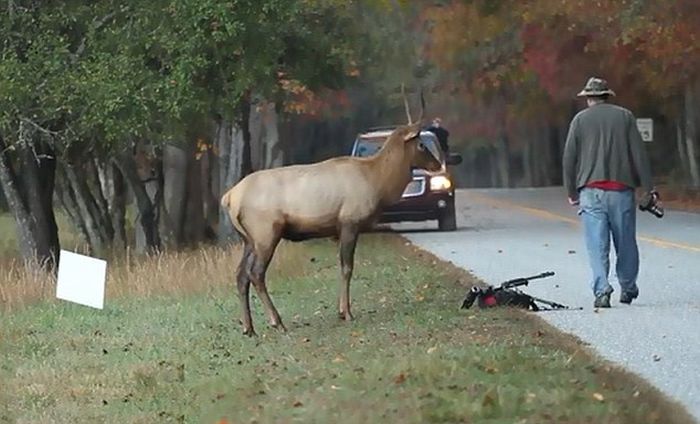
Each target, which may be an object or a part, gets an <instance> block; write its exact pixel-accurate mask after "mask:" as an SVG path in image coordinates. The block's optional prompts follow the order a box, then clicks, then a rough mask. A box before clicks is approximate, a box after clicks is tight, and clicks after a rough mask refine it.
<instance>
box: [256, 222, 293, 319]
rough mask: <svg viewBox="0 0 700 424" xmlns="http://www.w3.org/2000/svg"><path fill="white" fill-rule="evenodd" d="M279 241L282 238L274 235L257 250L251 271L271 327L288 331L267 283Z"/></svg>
mask: <svg viewBox="0 0 700 424" xmlns="http://www.w3.org/2000/svg"><path fill="white" fill-rule="evenodd" d="M279 241H280V236H279V235H274V236H273V237H271V239H270V240H269V242H268V243H264V244H261V246H260V248H259V249H257V251H256V252H255V254H254V258H255V259H254V260H253V264H252V266H251V269H250V271H251V274H250V278H251V280H252V281H253V284H254V285H255V291H256V292H257V293H258V296H259V297H260V300H261V301H262V303H263V305H264V306H265V309H266V310H267V315H268V318H269V320H270V325H271V326H272V327H273V328H277V329H280V330H282V331H287V329H286V327H285V326H284V324H283V323H282V318H281V317H280V314H279V312H277V308H275V305H274V304H273V303H272V299H271V298H270V294H269V293H268V292H267V284H266V283H265V274H266V273H267V268H268V267H269V266H270V261H271V260H272V256H273V255H274V253H275V249H276V248H277V244H278V243H279Z"/></svg>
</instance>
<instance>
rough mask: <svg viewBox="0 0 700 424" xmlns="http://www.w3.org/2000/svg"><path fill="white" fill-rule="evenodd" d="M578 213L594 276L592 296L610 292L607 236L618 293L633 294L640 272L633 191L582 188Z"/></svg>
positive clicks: (636, 291) (611, 289)
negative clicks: (611, 249) (611, 242)
mask: <svg viewBox="0 0 700 424" xmlns="http://www.w3.org/2000/svg"><path fill="white" fill-rule="evenodd" d="M579 199H580V209H579V214H580V215H581V219H582V221H583V228H584V234H585V238H586V248H587V249H588V258H589V262H590V266H591V271H592V274H593V281H592V283H591V286H592V289H593V294H594V295H595V296H599V295H601V294H605V293H612V291H613V288H612V287H611V286H610V283H609V282H608V273H609V269H610V236H611V235H612V241H613V244H614V245H615V254H616V256H617V263H616V264H615V270H616V273H617V280H618V282H619V283H620V290H622V291H623V292H627V293H629V294H632V295H635V294H637V293H638V292H639V289H638V288H637V275H638V273H639V250H638V249H637V238H636V225H637V221H636V218H637V210H636V208H635V200H634V190H632V189H629V190H623V191H614V190H601V189H597V188H583V189H582V190H581V192H580V193H579Z"/></svg>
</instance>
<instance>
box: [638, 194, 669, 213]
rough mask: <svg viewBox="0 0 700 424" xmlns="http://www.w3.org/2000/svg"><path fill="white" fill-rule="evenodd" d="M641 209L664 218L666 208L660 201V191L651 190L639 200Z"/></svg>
mask: <svg viewBox="0 0 700 424" xmlns="http://www.w3.org/2000/svg"><path fill="white" fill-rule="evenodd" d="M639 210H640V211H647V212H649V213H651V214H652V215H654V216H655V217H657V218H662V217H663V216H664V208H663V207H661V204H660V203H659V193H658V192H656V191H650V192H649V193H647V194H645V195H644V197H643V198H642V200H641V201H640V202H639Z"/></svg>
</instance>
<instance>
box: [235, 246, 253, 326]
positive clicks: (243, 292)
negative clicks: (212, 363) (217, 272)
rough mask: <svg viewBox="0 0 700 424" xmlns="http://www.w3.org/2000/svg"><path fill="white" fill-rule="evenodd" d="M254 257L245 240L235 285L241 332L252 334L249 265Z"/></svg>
mask: <svg viewBox="0 0 700 424" xmlns="http://www.w3.org/2000/svg"><path fill="white" fill-rule="evenodd" d="M253 259H254V255H253V249H252V247H251V246H250V243H248V242H246V243H245V246H244V248H243V256H242V257H241V262H240V263H239V265H238V271H237V274H236V286H237V288H238V298H239V300H240V302H241V310H242V315H243V318H242V322H243V334H244V335H246V336H251V337H252V336H254V335H255V330H254V329H253V319H252V318H251V316H250V267H251V265H252V262H253Z"/></svg>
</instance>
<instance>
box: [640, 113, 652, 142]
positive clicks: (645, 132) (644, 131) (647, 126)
mask: <svg viewBox="0 0 700 424" xmlns="http://www.w3.org/2000/svg"><path fill="white" fill-rule="evenodd" d="M637 129H638V130H639V134H641V135H642V140H644V141H653V140H654V120H653V119H651V118H637Z"/></svg>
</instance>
